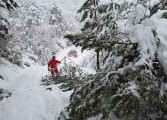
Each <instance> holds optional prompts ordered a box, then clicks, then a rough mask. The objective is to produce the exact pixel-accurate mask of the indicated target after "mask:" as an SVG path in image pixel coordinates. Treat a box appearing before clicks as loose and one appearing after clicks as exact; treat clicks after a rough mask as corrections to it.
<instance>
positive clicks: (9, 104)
mask: <svg viewBox="0 0 167 120" xmlns="http://www.w3.org/2000/svg"><path fill="white" fill-rule="evenodd" d="M46 68H47V67H46V66H44V67H41V66H36V67H30V68H27V69H24V70H22V71H21V72H20V73H19V74H18V76H16V77H13V79H12V80H9V81H8V82H9V84H10V85H8V87H9V88H8V87H7V89H8V90H10V91H11V92H12V96H11V97H10V98H8V99H4V100H3V101H2V102H0V118H1V120H23V119H24V120H31V119H32V120H55V119H57V118H58V116H59V114H60V112H61V110H63V108H64V107H65V106H67V104H68V99H69V95H70V92H66V93H63V92H62V91H61V90H60V89H59V88H58V87H57V86H53V87H52V91H47V90H46V88H45V87H44V86H40V84H41V78H42V76H43V75H45V74H47V69H46Z"/></svg>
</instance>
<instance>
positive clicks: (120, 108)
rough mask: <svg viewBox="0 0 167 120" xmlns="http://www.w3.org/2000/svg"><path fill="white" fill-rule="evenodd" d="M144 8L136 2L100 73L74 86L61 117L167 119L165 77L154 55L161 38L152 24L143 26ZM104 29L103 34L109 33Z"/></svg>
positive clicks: (65, 119)
mask: <svg viewBox="0 0 167 120" xmlns="http://www.w3.org/2000/svg"><path fill="white" fill-rule="evenodd" d="M145 10H146V9H145V8H144V6H143V5H141V4H136V5H135V6H134V8H133V9H132V10H131V11H130V12H128V13H126V14H127V18H126V19H125V21H126V22H125V23H124V26H125V29H126V31H124V30H122V31H123V34H124V35H123V36H119V34H117V35H118V36H119V37H118V36H116V37H115V38H116V42H115V43H114V44H112V45H110V46H109V47H108V49H110V54H109V57H108V58H107V60H106V62H105V65H104V66H103V67H102V68H101V69H100V70H99V72H98V73H97V74H96V75H94V76H92V77H90V78H87V79H86V80H85V82H84V83H83V84H82V86H78V87H77V88H75V89H74V92H73V93H72V95H71V98H70V105H69V106H68V107H67V108H66V110H65V112H62V113H61V115H60V117H59V119H60V120H88V119H89V118H93V117H96V118H97V119H100V120H111V119H113V115H114V116H117V117H118V118H123V119H124V120H148V119H151V120H165V119H167V94H166V92H163V90H162V88H161V87H162V85H163V84H164V83H166V82H167V77H166V75H165V74H164V72H163V68H162V66H161V64H160V62H159V61H158V57H157V55H158V53H157V49H158V47H159V42H160V39H159V38H158V36H157V33H156V30H155V29H154V27H150V26H149V27H148V26H146V25H145V23H147V22H148V21H147V20H148V19H147V20H145V21H144V19H145ZM107 19H108V18H107ZM121 22H123V20H122V21H121ZM142 22H143V23H142ZM104 25H105V24H104ZM144 25H145V26H146V27H145V26H144ZM104 30H107V31H106V33H107V34H106V35H105V34H104V37H106V36H108V34H109V33H111V31H110V29H104ZM116 33H119V32H116ZM145 35H147V37H145ZM126 37H128V39H125V38H126ZM118 38H120V39H121V40H122V41H123V42H122V43H120V39H118ZM132 39H133V40H132ZM126 41H127V42H126ZM134 41H135V43H134ZM145 42H147V43H145ZM143 45H144V46H143Z"/></svg>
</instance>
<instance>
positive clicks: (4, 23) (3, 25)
mask: <svg viewBox="0 0 167 120" xmlns="http://www.w3.org/2000/svg"><path fill="white" fill-rule="evenodd" d="M17 7H19V6H18V5H17V3H16V2H15V1H13V0H2V1H0V11H1V12H2V10H4V9H7V10H8V11H11V10H13V9H14V8H17ZM9 26H10V24H9V22H8V20H7V19H6V18H4V17H3V16H2V14H0V49H2V48H4V46H6V45H5V44H6V43H7V34H8V29H9Z"/></svg>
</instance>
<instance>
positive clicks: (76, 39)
mask: <svg viewBox="0 0 167 120" xmlns="http://www.w3.org/2000/svg"><path fill="white" fill-rule="evenodd" d="M98 4H99V0H86V2H85V3H84V4H83V6H82V7H81V8H80V9H79V10H78V13H83V15H82V19H81V22H85V24H84V27H83V28H82V29H81V31H82V33H81V34H75V35H66V36H65V38H68V39H69V40H70V41H71V42H72V43H73V44H75V45H76V46H81V47H82V50H84V49H95V51H96V53H97V69H99V50H98V49H97V48H96V47H97V44H98V39H97V33H96V32H93V30H94V29H95V28H96V27H97V25H98V23H97V20H98V18H99V14H98V13H97V7H98Z"/></svg>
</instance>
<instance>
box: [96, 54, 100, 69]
mask: <svg viewBox="0 0 167 120" xmlns="http://www.w3.org/2000/svg"><path fill="white" fill-rule="evenodd" d="M96 54H97V63H96V66H97V70H99V69H100V62H99V51H97V52H96Z"/></svg>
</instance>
